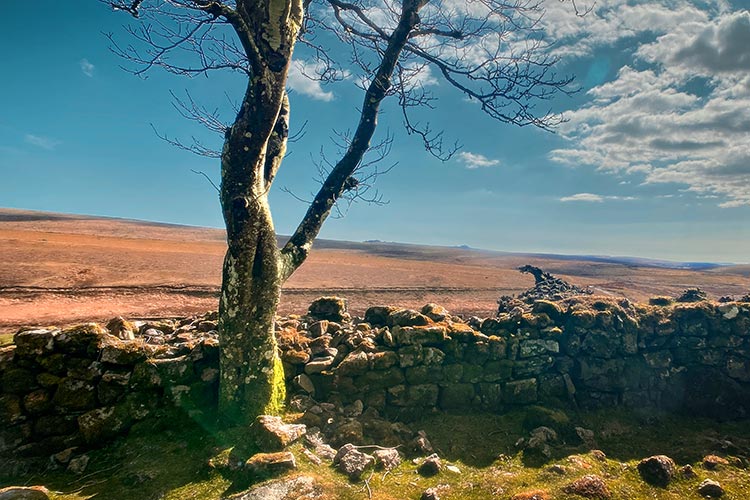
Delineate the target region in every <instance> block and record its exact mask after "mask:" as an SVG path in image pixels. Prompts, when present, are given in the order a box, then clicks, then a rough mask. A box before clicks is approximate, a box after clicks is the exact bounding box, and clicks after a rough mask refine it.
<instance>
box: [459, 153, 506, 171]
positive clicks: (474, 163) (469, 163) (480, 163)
mask: <svg viewBox="0 0 750 500" xmlns="http://www.w3.org/2000/svg"><path fill="white" fill-rule="evenodd" d="M458 160H459V161H460V162H462V163H463V164H464V165H466V168H468V169H472V170H473V169H475V168H484V167H494V166H497V165H500V160H494V159H490V158H487V157H486V156H484V155H480V154H478V153H470V152H468V151H461V152H460V153H458Z"/></svg>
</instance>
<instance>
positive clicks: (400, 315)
mask: <svg viewBox="0 0 750 500" xmlns="http://www.w3.org/2000/svg"><path fill="white" fill-rule="evenodd" d="M429 324H430V318H428V317H427V316H425V315H424V314H421V313H419V312H417V311H414V310H413V309H399V310H397V311H394V312H392V313H390V314H389V315H388V318H387V319H386V325H387V326H390V327H394V326H425V325H429Z"/></svg>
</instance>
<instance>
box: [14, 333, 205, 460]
mask: <svg viewBox="0 0 750 500" xmlns="http://www.w3.org/2000/svg"><path fill="white" fill-rule="evenodd" d="M122 323H125V325H126V326H127V325H128V324H127V322H121V325H120V326H122ZM129 326H131V327H132V326H133V325H132V324H131V325H129ZM185 326H186V325H180V324H178V323H176V322H170V321H162V322H159V323H155V324H145V325H142V328H141V330H140V331H141V332H148V333H150V334H152V335H154V336H153V337H151V338H148V337H144V336H142V335H138V337H139V338H137V339H135V337H136V335H135V334H136V333H137V332H138V329H137V328H134V327H133V329H134V330H135V332H133V331H132V330H130V329H127V328H125V329H124V328H120V329H118V330H117V333H118V334H120V335H121V336H123V337H126V338H130V339H129V340H122V339H120V338H118V337H116V336H114V335H112V334H110V332H109V331H108V330H107V329H105V328H103V327H101V326H100V325H98V324H95V323H90V324H85V325H80V326H76V327H73V328H68V329H65V330H60V329H57V328H45V329H34V330H22V331H20V332H19V333H17V334H16V335H15V337H14V340H15V342H14V344H15V345H13V346H11V347H6V348H4V349H2V350H0V384H1V385H0V387H1V388H2V392H1V393H0V456H3V455H6V456H8V455H11V456H13V457H23V456H43V455H48V454H50V453H54V452H57V451H60V450H63V449H67V448H71V447H82V446H83V447H85V446H95V445H97V444H100V443H103V442H105V441H107V440H108V439H110V438H112V437H114V436H117V435H119V434H122V433H124V432H126V431H127V430H128V429H129V428H130V426H131V425H132V424H133V423H135V422H137V421H139V420H143V419H144V418H147V417H149V416H153V415H157V414H158V413H159V412H160V410H161V409H163V408H164V407H165V406H175V405H176V406H180V407H183V408H185V409H186V410H187V411H194V412H200V411H202V406H203V405H205V404H209V405H210V404H211V401H215V395H216V392H217V383H218V370H217V367H218V341H217V340H216V335H215V332H213V334H212V333H211V332H206V333H200V332H197V331H193V330H191V332H190V333H186V332H185V331H186V330H187V329H185V328H184V327H185ZM180 328H183V330H185V331H183V332H181V331H180Z"/></svg>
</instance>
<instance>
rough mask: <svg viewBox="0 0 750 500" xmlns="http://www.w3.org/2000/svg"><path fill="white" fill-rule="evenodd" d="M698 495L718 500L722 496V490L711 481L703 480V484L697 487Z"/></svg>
mask: <svg viewBox="0 0 750 500" xmlns="http://www.w3.org/2000/svg"><path fill="white" fill-rule="evenodd" d="M698 493H700V494H701V495H703V496H704V497H707V498H719V497H720V496H722V495H724V488H722V486H721V485H720V484H719V483H718V482H716V481H714V480H712V479H704V480H703V482H701V484H699V485H698Z"/></svg>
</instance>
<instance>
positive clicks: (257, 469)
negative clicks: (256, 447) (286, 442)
mask: <svg viewBox="0 0 750 500" xmlns="http://www.w3.org/2000/svg"><path fill="white" fill-rule="evenodd" d="M296 468H297V462H296V460H295V459H294V455H293V454H292V452H290V451H279V452H276V453H256V454H255V455H253V456H252V457H250V458H248V459H247V461H246V462H245V470H247V471H248V472H250V473H251V474H253V475H257V476H267V475H276V474H281V473H283V472H286V471H290V470H294V469H296Z"/></svg>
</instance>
